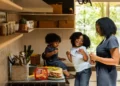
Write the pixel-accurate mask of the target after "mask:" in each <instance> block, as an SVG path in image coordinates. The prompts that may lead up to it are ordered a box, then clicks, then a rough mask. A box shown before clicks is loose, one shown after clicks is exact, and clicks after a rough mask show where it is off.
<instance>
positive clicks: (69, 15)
mask: <svg viewBox="0 0 120 86" xmlns="http://www.w3.org/2000/svg"><path fill="white" fill-rule="evenodd" d="M19 14H20V15H39V16H74V15H75V14H39V13H19Z"/></svg>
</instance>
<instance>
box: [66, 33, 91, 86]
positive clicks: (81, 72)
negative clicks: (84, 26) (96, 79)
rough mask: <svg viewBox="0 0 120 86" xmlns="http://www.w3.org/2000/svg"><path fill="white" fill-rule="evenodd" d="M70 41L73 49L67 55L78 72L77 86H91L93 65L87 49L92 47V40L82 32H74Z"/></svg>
mask: <svg viewBox="0 0 120 86" xmlns="http://www.w3.org/2000/svg"><path fill="white" fill-rule="evenodd" d="M70 40H71V44H72V48H71V50H70V52H69V51H67V52H66V54H67V57H68V59H69V61H70V62H72V63H73V65H74V67H75V70H76V78H75V86H89V79H90V76H91V65H90V63H89V61H90V60H89V56H88V53H87V50H86V48H88V47H90V40H89V38H88V36H86V35H83V34H82V33H81V32H74V33H73V34H72V35H71V36H70Z"/></svg>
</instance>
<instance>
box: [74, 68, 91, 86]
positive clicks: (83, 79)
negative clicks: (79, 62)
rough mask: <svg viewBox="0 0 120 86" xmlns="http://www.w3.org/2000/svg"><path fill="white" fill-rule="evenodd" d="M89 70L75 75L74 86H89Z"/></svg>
mask: <svg viewBox="0 0 120 86" xmlns="http://www.w3.org/2000/svg"><path fill="white" fill-rule="evenodd" d="M91 73H92V72H91V68H89V69H85V70H83V71H81V72H77V73H76V78H75V86H89V80H90V76H91Z"/></svg>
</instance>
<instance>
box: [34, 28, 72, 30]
mask: <svg viewBox="0 0 120 86" xmlns="http://www.w3.org/2000/svg"><path fill="white" fill-rule="evenodd" d="M35 29H41V30H51V29H55V30H68V29H71V30H72V29H74V28H35Z"/></svg>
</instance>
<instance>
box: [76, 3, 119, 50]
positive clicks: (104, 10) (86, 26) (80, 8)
mask: <svg viewBox="0 0 120 86" xmlns="http://www.w3.org/2000/svg"><path fill="white" fill-rule="evenodd" d="M92 5H93V6H90V4H84V5H79V4H78V3H77V2H76V3H75V6H76V7H75V9H76V31H81V32H82V33H85V34H87V35H88V36H89V37H90V39H91V42H92V43H91V48H90V51H93V52H95V49H96V46H97V45H98V44H99V43H100V41H101V40H102V38H101V37H99V36H98V35H97V34H96V30H95V22H96V20H97V19H98V18H101V17H104V16H109V17H110V18H111V19H112V20H113V21H114V22H115V24H116V26H117V28H118V32H117V36H119V35H120V15H119V14H120V3H119V2H116V3H113V2H109V3H108V2H93V3H92ZM118 40H120V38H118Z"/></svg>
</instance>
